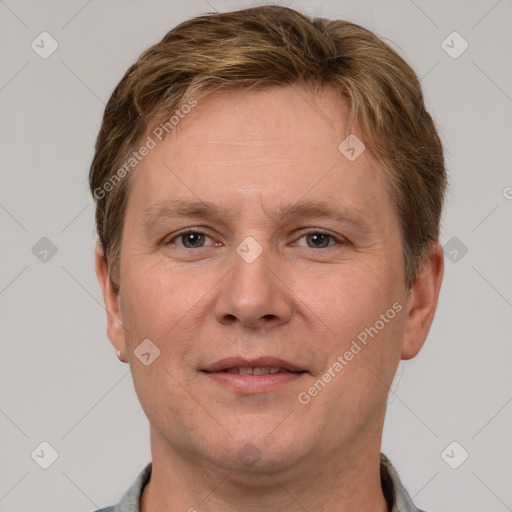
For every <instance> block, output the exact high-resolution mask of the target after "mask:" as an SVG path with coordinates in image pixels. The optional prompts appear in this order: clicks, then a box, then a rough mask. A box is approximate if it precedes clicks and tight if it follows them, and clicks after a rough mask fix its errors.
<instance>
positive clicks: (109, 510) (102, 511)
mask: <svg viewBox="0 0 512 512" xmlns="http://www.w3.org/2000/svg"><path fill="white" fill-rule="evenodd" d="M94 512H114V507H107V508H100V509H98V510H95V511H94Z"/></svg>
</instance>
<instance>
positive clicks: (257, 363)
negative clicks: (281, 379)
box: [202, 356, 306, 375]
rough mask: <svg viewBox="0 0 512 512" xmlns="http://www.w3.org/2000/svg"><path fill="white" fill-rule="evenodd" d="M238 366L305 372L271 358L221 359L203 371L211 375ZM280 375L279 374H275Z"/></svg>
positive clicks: (287, 362)
mask: <svg viewBox="0 0 512 512" xmlns="http://www.w3.org/2000/svg"><path fill="white" fill-rule="evenodd" d="M236 366H245V367H251V368H255V367H260V368H261V367H267V366H274V367H279V368H284V369H285V370H288V371H289V372H304V371H306V370H304V368H300V367H298V366H295V365H294V364H292V363H290V362H289V361H286V360H284V359H279V358H276V357H271V356H261V357H258V358H256V359H246V358H244V357H227V358H225V359H221V360H220V361H217V362H215V363H213V364H211V365H210V366H208V367H206V368H203V369H202V371H205V372H208V373H211V372H221V371H222V370H227V369H228V368H234V367H236ZM275 375H279V374H275Z"/></svg>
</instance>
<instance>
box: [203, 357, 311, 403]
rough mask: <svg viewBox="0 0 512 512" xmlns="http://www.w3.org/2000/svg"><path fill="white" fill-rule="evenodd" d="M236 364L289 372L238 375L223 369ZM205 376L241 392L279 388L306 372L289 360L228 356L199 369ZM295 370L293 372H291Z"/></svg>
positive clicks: (260, 391)
mask: <svg viewBox="0 0 512 512" xmlns="http://www.w3.org/2000/svg"><path fill="white" fill-rule="evenodd" d="M236 366H245V367H253V368H254V367H267V366H270V367H279V368H283V369H285V370H288V372H290V373H271V374H267V375H238V374H236V373H227V372H224V371H223V370H226V369H228V368H233V367H236ZM201 371H202V373H203V374H204V375H206V377H207V378H209V379H211V380H212V381H214V382H216V383H218V384H220V385H222V386H225V387H227V388H229V389H231V390H232V391H235V392H237V393H241V394H254V393H265V392H269V391H272V390H275V389H276V388H280V387H281V386H283V385H285V384H289V383H292V382H294V381H297V380H300V379H302V378H303V376H304V374H306V373H308V372H307V371H306V370H304V369H303V368H300V367H298V366H296V365H294V364H292V363H290V362H289V361H285V360H284V359H279V358H276V357H266V356H263V357H258V358H256V359H245V358H243V357H229V358H226V359H221V360H220V361H217V362H216V363H213V364H212V365H210V366H208V367H207V368H205V369H203V370H201ZM292 372H295V373H292Z"/></svg>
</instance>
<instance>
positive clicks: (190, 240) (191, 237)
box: [184, 233, 203, 247]
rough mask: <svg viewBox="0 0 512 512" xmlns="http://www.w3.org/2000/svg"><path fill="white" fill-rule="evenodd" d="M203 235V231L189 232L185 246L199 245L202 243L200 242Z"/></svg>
mask: <svg viewBox="0 0 512 512" xmlns="http://www.w3.org/2000/svg"><path fill="white" fill-rule="evenodd" d="M202 236H203V235H201V233H189V234H188V235H186V236H185V244H184V245H185V246H186V247H189V246H192V247H197V246H198V245H201V244H200V242H202Z"/></svg>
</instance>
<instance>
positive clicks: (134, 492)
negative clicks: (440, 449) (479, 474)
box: [96, 454, 423, 512]
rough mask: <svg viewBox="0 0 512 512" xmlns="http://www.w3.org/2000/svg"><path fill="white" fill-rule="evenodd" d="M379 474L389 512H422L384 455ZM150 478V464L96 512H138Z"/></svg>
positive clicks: (381, 458) (381, 459) (382, 455)
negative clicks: (111, 502) (115, 501)
mask: <svg viewBox="0 0 512 512" xmlns="http://www.w3.org/2000/svg"><path fill="white" fill-rule="evenodd" d="M380 473H381V482H382V489H383V491H384V495H385V496H386V499H387V500H388V502H389V503H392V506H391V512H423V511H422V510H420V509H418V508H416V507H415V506H414V503H413V502H412V499H411V497H410V496H409V494H408V493H407V491H406V490H405V488H404V486H403V485H402V483H401V482H400V479H399V478H398V474H397V472H396V471H395V469H394V468H393V466H392V465H391V462H389V460H388V458H387V457H386V456H385V455H384V454H381V456H380ZM150 478H151V462H150V463H149V464H148V465H147V466H146V467H145V468H144V469H143V470H142V471H141V472H140V473H139V475H138V476H137V478H136V479H135V482H134V483H133V484H132V486H131V487H130V488H129V489H128V490H127V491H126V493H125V495H124V496H123V497H122V498H121V501H120V502H119V503H118V504H117V505H115V506H113V507H107V508H102V509H100V510H97V511H96V512H140V498H141V496H142V491H143V490H144V487H145V486H146V484H147V483H148V482H149V479H150Z"/></svg>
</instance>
